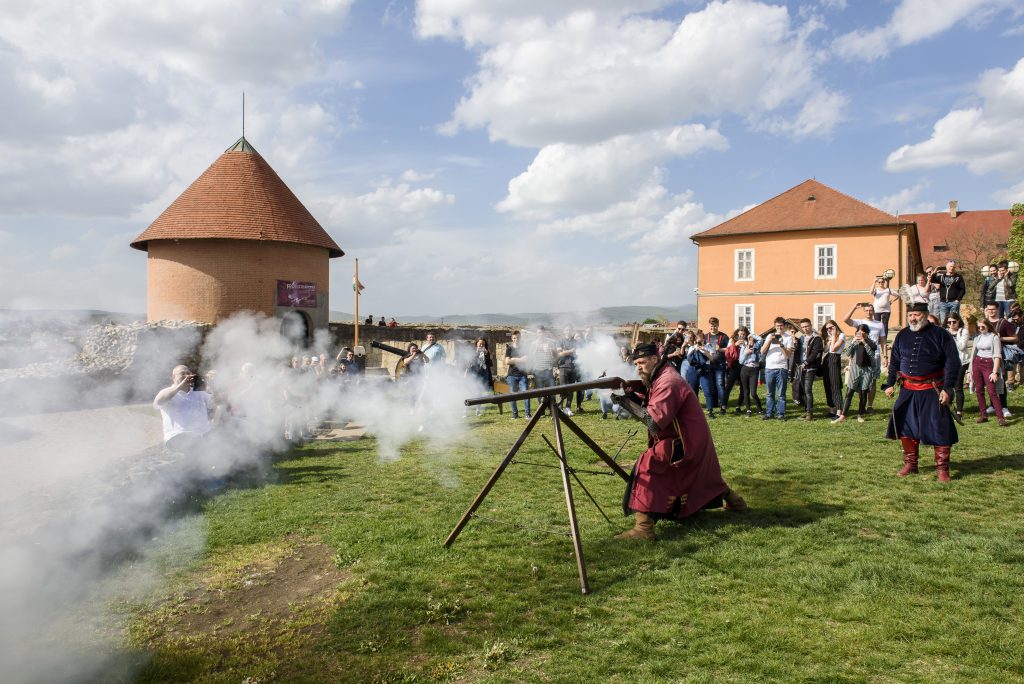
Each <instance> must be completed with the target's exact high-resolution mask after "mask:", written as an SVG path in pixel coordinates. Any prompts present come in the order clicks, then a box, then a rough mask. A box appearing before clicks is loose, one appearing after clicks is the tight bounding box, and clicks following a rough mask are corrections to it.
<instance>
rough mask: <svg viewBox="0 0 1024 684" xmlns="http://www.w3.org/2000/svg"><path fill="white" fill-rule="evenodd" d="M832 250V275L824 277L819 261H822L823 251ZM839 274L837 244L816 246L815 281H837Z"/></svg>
mask: <svg viewBox="0 0 1024 684" xmlns="http://www.w3.org/2000/svg"><path fill="white" fill-rule="evenodd" d="M827 248H832V274H831V275H822V274H821V272H820V270H819V268H818V266H819V263H818V262H819V260H820V259H821V256H820V253H821V250H822V249H827ZM838 272H839V250H838V249H837V248H836V246H835V244H831V245H829V244H825V245H814V279H815V280H835V279H836V274H837V273H838Z"/></svg>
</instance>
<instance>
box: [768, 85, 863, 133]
mask: <svg viewBox="0 0 1024 684" xmlns="http://www.w3.org/2000/svg"><path fill="white" fill-rule="evenodd" d="M849 104H850V98H848V97H847V96H846V95H843V94H842V93H836V92H832V91H829V90H825V89H822V90H819V91H817V92H815V93H813V94H812V95H811V96H810V97H809V98H808V100H807V101H806V102H805V103H804V106H803V107H801V108H800V112H799V113H798V114H797V116H796V118H795V119H786V118H783V117H771V118H766V119H765V120H764V121H763V122H762V123H760V124H755V128H760V129H762V130H766V131H768V132H770V133H775V134H785V135H789V136H790V137H792V138H794V139H796V140H802V139H804V138H814V137H820V136H827V135H829V134H830V133H831V132H832V131H833V130H835V128H836V126H838V125H839V124H840V123H841V122H842V121H843V120H844V119H845V118H846V109H847V107H848V106H849Z"/></svg>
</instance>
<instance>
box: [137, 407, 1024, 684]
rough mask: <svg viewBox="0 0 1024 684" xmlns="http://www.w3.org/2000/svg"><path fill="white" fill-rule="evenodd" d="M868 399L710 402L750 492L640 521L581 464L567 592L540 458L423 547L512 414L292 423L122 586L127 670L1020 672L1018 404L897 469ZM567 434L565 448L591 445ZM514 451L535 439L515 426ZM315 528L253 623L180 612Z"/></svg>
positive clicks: (786, 678) (380, 677)
mask: <svg viewBox="0 0 1024 684" xmlns="http://www.w3.org/2000/svg"><path fill="white" fill-rule="evenodd" d="M1018 396H1019V394H1018ZM877 403H878V404H879V407H878V408H879V409H880V411H879V413H878V414H876V416H874V417H872V418H871V419H869V421H868V422H867V423H865V424H862V425H861V424H857V423H856V422H852V423H847V424H845V425H838V426H833V425H830V424H828V422H827V421H825V420H819V421H815V422H813V423H804V422H801V421H796V420H790V421H787V422H785V423H780V422H777V421H771V422H762V421H760V420H757V419H745V418H742V417H733V416H731V415H730V416H729V417H727V418H724V419H718V420H716V421H714V422H713V424H712V431H713V433H714V436H715V440H716V444H717V447H718V452H719V458H720V461H721V463H722V470H723V473H724V475H725V478H726V480H727V481H728V482H729V483H730V485H731V486H732V487H733V488H735V489H737V490H738V491H740V492H741V493H742V494H743V495H744V497H746V499H747V501H748V503H749V504H750V505H751V508H752V510H751V511H750V512H749V513H746V514H731V513H724V512H705V513H703V514H701V515H699V516H697V517H695V518H693V519H691V520H688V521H686V522H684V523H682V524H671V523H665V522H662V523H659V525H658V532H659V535H660V540H659V541H658V542H657V543H654V544H650V543H642V542H620V541H616V540H614V539H612V535H613V534H614V533H616V532H619V531H622V530H624V529H627V528H628V527H629V526H630V524H631V521H632V519H631V518H629V519H627V518H624V517H622V515H621V510H620V509H619V508H618V506H619V502H620V499H621V493H622V483H621V481H620V480H619V479H618V478H617V477H602V476H586V475H584V476H581V477H583V478H584V482H585V484H586V485H587V487H588V488H589V489H590V490H591V492H593V493H594V495H595V496H596V497H597V499H598V501H599V502H600V503H601V505H602V506H603V507H604V508H605V510H606V511H607V512H608V513H609V515H610V516H611V517H612V520H613V523H614V524H613V525H611V526H609V525H608V524H607V523H606V522H605V520H604V519H603V518H602V517H601V516H600V514H599V513H598V512H597V511H596V510H595V509H594V507H593V506H592V505H591V504H590V503H589V501H587V500H586V498H585V497H584V495H583V494H582V492H580V491H579V489H578V488H576V489H575V494H576V501H577V508H578V512H579V517H580V525H581V530H582V537H583V544H584V551H585V554H586V558H587V562H588V569H589V571H590V583H591V587H592V592H593V593H592V594H591V595H588V596H584V595H581V593H580V590H579V584H578V581H577V577H576V567H575V562H574V560H573V556H572V549H571V545H570V542H569V539H568V538H567V537H565V536H558V535H553V534H547V533H546V532H544V531H542V530H544V529H551V530H554V531H557V532H564V531H565V530H566V522H565V521H566V514H565V504H564V498H563V495H562V492H561V481H560V477H559V474H558V471H557V470H554V469H548V468H533V467H528V466H524V465H514V466H512V467H511V468H510V469H509V470H507V471H506V473H505V475H504V476H503V477H502V478H501V479H500V480H499V482H498V484H497V486H496V487H495V488H494V490H493V491H492V492H491V494H490V496H489V497H488V498H487V500H486V501H485V503H484V506H483V507H482V508H481V510H480V514H481V516H483V517H486V518H489V519H494V520H498V521H506V522H508V523H516V524H519V525H520V526H521V527H520V528H518V529H517V528H515V527H510V526H507V525H504V524H500V523H498V522H491V521H482V520H474V521H471V522H470V524H469V525H468V527H467V528H466V529H465V530H464V531H463V532H462V535H461V536H460V537H459V539H458V540H457V541H456V542H455V544H454V545H453V546H452V548H450V549H445V548H443V547H442V542H443V541H444V539H445V537H446V536H447V535H448V533H449V532H450V531H451V529H452V527H453V526H454V525H455V523H456V521H457V520H458V519H459V517H460V516H461V515H462V513H463V511H464V510H465V509H466V507H467V506H468V504H469V502H470V501H471V500H472V498H473V497H474V495H475V494H476V492H477V491H478V490H479V489H480V487H481V486H482V485H483V483H484V481H485V480H486V479H487V477H488V476H489V474H490V472H491V471H492V470H493V468H494V467H495V466H496V464H497V463H498V462H499V461H500V459H501V457H502V456H503V454H504V452H505V450H506V449H507V448H508V447H509V446H510V445H511V443H512V442H513V440H514V439H515V437H516V436H517V435H518V432H519V430H521V429H522V427H523V426H524V424H525V423H524V421H522V420H520V421H515V422H513V421H512V420H511V419H510V418H509V417H508V414H506V415H505V416H503V417H500V416H498V415H497V414H496V413H491V414H488V415H487V416H485V417H484V418H482V419H473V418H470V419H469V420H468V422H469V424H470V425H472V426H473V427H472V428H471V430H470V431H469V433H468V434H467V435H466V438H465V439H464V440H462V442H461V443H460V444H457V445H454V446H451V447H450V448H447V449H445V450H443V451H442V452H437V451H431V450H429V449H428V448H427V446H426V445H425V444H419V443H414V444H411V445H409V446H407V447H406V448H405V450H404V451H403V454H402V458H401V459H400V460H398V461H396V462H390V463H378V462H377V460H376V454H375V448H374V447H375V442H374V441H373V440H370V439H365V440H362V441H359V442H351V443H341V444H310V445H306V446H304V447H301V448H298V449H296V450H294V451H293V452H292V453H291V454H289V455H288V456H287V457H286V458H285V459H283V460H280V461H279V462H277V463H276V465H275V469H276V473H277V481H276V482H273V483H272V484H267V485H265V486H262V487H259V488H253V489H244V490H233V491H229V492H227V493H225V494H223V495H221V496H219V497H217V498H216V499H214V500H212V501H210V502H209V503H208V505H207V506H206V510H205V512H204V515H205V523H206V529H207V534H208V537H207V547H206V553H205V558H204V559H203V560H202V561H201V562H200V563H199V564H197V565H196V566H195V567H194V568H192V569H191V571H190V572H188V573H185V574H184V575H183V576H178V577H176V578H173V581H171V586H172V587H173V588H172V589H170V590H168V592H167V593H166V594H164V595H161V596H157V597H154V598H153V599H152V600H151V601H147V602H145V603H142V604H137V605H135V606H134V607H133V608H132V609H131V610H132V612H131V615H132V618H131V627H130V629H129V637H128V640H129V641H128V646H129V648H130V649H133V650H134V651H136V652H137V653H138V654H145V653H148V654H149V660H148V665H147V666H146V667H145V668H144V670H143V671H142V672H141V674H140V676H139V679H140V680H141V681H146V682H149V681H152V682H158V681H159V682H162V681H208V682H222V681H223V682H238V681H242V680H243V679H245V678H246V677H251V678H252V679H250V680H249V681H270V680H275V681H309V682H317V681H343V682H435V681H466V682H476V681H487V682H629V683H630V684H635V683H638V682H709V683H710V682H716V683H720V682H757V681H782V682H950V681H972V682H974V681H978V682H1010V681H1022V680H1024V630H1022V608H1024V599H1022V596H1024V579H1022V570H1024V522H1022V520H1024V517H1022V514H1021V510H1022V509H1024V477H1022V472H1024V455H1022V452H1024V449H1022V447H1021V444H1022V440H1021V437H1022V436H1024V430H1022V428H1021V424H1020V423H1019V422H1015V423H1014V424H1012V425H1011V427H1009V428H1005V429H999V428H997V427H996V426H995V423H994V422H990V423H988V424H986V425H974V424H973V421H972V420H970V419H971V418H973V417H974V416H970V415H969V416H968V419H969V420H968V423H969V424H968V427H966V428H962V429H961V443H960V444H959V445H958V446H957V447H956V448H955V449H954V451H953V468H952V472H953V476H954V480H953V482H952V483H951V484H950V485H947V486H940V485H939V484H938V483H937V482H936V481H935V476H934V470H933V468H932V467H931V463H930V461H931V454H930V449H923V450H922V466H923V468H922V473H921V475H918V476H914V477H910V478H907V479H898V478H896V477H895V476H894V474H895V471H896V470H897V469H898V467H899V465H900V449H899V447H898V445H897V443H894V442H889V441H887V440H885V439H884V437H883V433H884V425H885V420H886V418H887V415H888V401H887V400H885V399H884V397H881V396H879V399H878V401H877ZM1018 403H1019V402H1018ZM590 406H595V407H596V402H592V403H591V404H590ZM577 420H578V422H579V423H580V424H581V425H582V426H584V428H585V429H586V430H587V431H588V432H589V433H590V434H591V436H593V437H594V438H595V439H596V441H597V442H598V443H600V444H602V445H603V446H605V448H606V449H608V450H611V451H614V449H615V448H617V446H618V444H619V443H621V441H622V439H623V438H624V437H625V434H626V433H627V432H628V431H629V430H632V429H633V428H634V427H635V426H636V425H637V424H636V423H633V422H625V421H611V420H609V421H602V420H600V419H599V415H597V414H596V413H595V412H594V411H593V409H592V411H591V412H590V413H588V414H586V415H583V416H580V417H579V418H578V419H577ZM538 431H539V432H543V433H545V434H548V435H549V436H550V435H551V426H550V421H549V420H547V421H544V422H543V423H542V428H539V429H538ZM566 442H567V446H568V447H569V448H570V460H571V462H572V463H573V464H574V465H576V466H578V467H586V466H587V465H588V464H590V463H591V462H592V461H594V458H593V457H592V456H591V455H590V452H589V451H587V450H585V448H584V447H582V445H581V444H579V442H578V441H577V440H576V439H575V438H574V437H573V436H572V435H571V434H569V435H566ZM640 446H641V435H638V436H637V437H636V438H634V440H633V441H632V443H631V444H630V445H629V446H627V448H626V450H625V451H624V452H623V457H626V455H627V454H628V457H629V458H633V457H635V455H636V453H637V452H638V449H639V448H640ZM522 458H523V459H526V460H532V461H537V462H554V459H553V457H552V456H551V455H550V452H548V451H547V447H546V446H544V443H543V442H542V441H541V440H540V438H539V435H538V434H537V432H535V433H534V436H533V437H531V439H530V441H528V442H527V445H526V447H525V448H524V451H523V452H522ZM317 544H323V545H325V546H326V547H327V551H328V552H329V554H328V555H327V556H326V557H327V558H330V561H331V562H330V565H332V566H333V568H334V569H335V570H336V571H337V572H338V573H339V579H338V581H337V583H336V588H334V589H333V590H332V591H331V592H328V593H327V594H319V595H317V596H315V597H313V598H310V597H303V596H297V597H296V605H295V609H294V612H293V613H292V614H290V615H287V616H285V617H282V616H281V615H278V616H276V617H273V618H267V619H266V620H265V621H264V622H259V621H258V620H255V621H254V622H253V623H252V624H253V625H254V626H253V627H252V628H251V629H245V630H234V631H231V625H230V624H228V625H216V626H213V627H208V628H207V629H206V630H205V631H204V632H202V633H195V632H191V633H190V632H189V630H188V629H186V627H187V625H188V624H191V623H189V622H188V621H187V620H185V618H184V617H183V611H185V610H186V608H184V606H188V605H189V604H188V602H187V601H184V600H183V598H182V596H183V593H182V592H187V591H189V590H190V589H195V588H196V587H200V586H202V587H207V588H208V591H209V592H210V594H209V595H210V596H214V595H216V596H220V597H221V599H222V600H225V601H227V602H230V601H231V600H232V594H231V591H233V590H234V588H237V586H238V584H237V582H238V578H239V577H240V576H242V575H241V573H243V572H244V571H249V572H251V571H252V568H254V567H265V568H272V567H273V566H274V564H275V563H276V562H278V561H279V559H280V558H282V557H287V556H288V555H289V554H292V555H294V554H295V553H297V552H296V551H295V549H296V548H302V545H317ZM308 548H312V546H309V547H308ZM300 553H309V551H306V552H300ZM261 564H262V565H261ZM257 574H259V573H257ZM233 578H234V579H233ZM265 581H266V582H267V583H268V586H273V582H274V576H273V575H269V576H266V578H265ZM300 599H301V600H300ZM188 609H189V610H201V608H196V607H195V605H192V606H191V607H190V608H188ZM226 632H230V633H226Z"/></svg>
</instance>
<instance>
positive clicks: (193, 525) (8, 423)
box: [0, 315, 483, 682]
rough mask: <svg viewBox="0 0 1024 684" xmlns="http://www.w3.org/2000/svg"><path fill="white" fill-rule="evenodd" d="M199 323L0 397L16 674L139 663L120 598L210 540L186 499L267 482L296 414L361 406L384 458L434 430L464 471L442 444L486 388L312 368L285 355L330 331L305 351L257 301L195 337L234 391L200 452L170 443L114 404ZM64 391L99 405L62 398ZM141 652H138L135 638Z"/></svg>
mask: <svg viewBox="0 0 1024 684" xmlns="http://www.w3.org/2000/svg"><path fill="white" fill-rule="evenodd" d="M79 323H80V322H79V321H73V322H71V323H69V324H68V326H69V329H70V328H73V327H74V326H76V325H78V324H79ZM65 333H66V334H64V335H63V337H65V338H66V337H70V336H71V334H70V333H68V331H65ZM74 334H76V335H82V334H84V332H83V331H82V330H80V329H78V330H75V331H74ZM198 335H199V333H198V332H196V331H195V330H191V331H189V332H183V333H182V334H177V335H167V336H164V337H159V336H158V337H157V339H156V341H155V342H153V343H151V344H149V345H148V347H147V349H146V350H145V354H144V358H142V359H139V358H136V360H135V363H133V364H132V365H131V367H130V368H129V369H128V371H126V372H123V373H120V374H116V375H113V376H110V377H103V378H101V379H100V378H97V377H95V376H91V375H83V374H81V373H79V374H73V373H72V374H65V375H56V376H53V377H46V378H44V379H40V380H39V381H30V382H27V383H26V382H21V383H20V384H19V385H18V387H19V390H18V393H17V402H16V403H17V407H14V406H13V404H12V406H11V407H10V410H8V409H7V408H5V409H4V410H3V414H4V415H6V417H5V418H3V419H2V420H0V458H3V460H4V464H5V467H8V468H10V469H12V470H13V471H15V472H16V476H15V477H13V478H10V479H8V480H7V484H6V486H5V487H3V488H0V516H2V519H3V523H2V526H0V550H2V552H3V558H4V560H5V562H4V563H3V564H0V665H2V667H3V671H4V673H5V674H4V678H5V680H6V681H12V682H50V681H79V680H89V679H95V678H97V677H99V678H103V679H108V678H117V677H120V676H121V674H118V673H122V674H123V673H124V672H126V671H128V670H126V668H130V666H131V664H132V662H133V661H132V658H127V659H126V658H125V657H124V656H125V654H124V653H119V642H120V628H121V627H122V626H121V625H119V620H118V618H117V616H116V615H115V614H114V613H113V612H112V611H110V610H109V606H111V605H112V603H114V602H115V601H123V600H126V599H131V598H133V597H138V596H141V595H143V594H145V593H146V592H147V591H152V590H153V588H154V587H155V586H159V585H158V584H157V583H158V582H159V577H160V575H161V573H160V572H159V571H158V570H157V569H156V567H155V565H154V564H163V563H166V562H167V559H166V555H167V549H168V546H170V547H173V549H174V553H173V554H172V555H174V556H175V557H176V558H177V559H178V561H177V562H183V563H187V562H188V559H190V558H194V557H195V556H196V555H197V554H200V553H201V552H202V549H203V546H204V538H203V534H202V529H201V527H202V526H201V520H200V519H199V518H198V517H197V516H195V515H190V511H194V507H195V505H196V502H197V500H202V498H203V497H204V496H207V495H208V494H207V493H204V492H205V490H206V489H208V488H209V487H210V486H211V483H215V484H216V486H221V485H220V484H217V483H220V482H221V481H222V480H224V479H225V478H229V479H232V478H233V479H235V480H238V479H243V480H245V481H247V482H250V483H266V482H272V480H273V470H272V469H271V468H270V463H271V460H272V458H273V457H274V455H275V454H276V453H280V452H283V451H285V450H287V449H288V448H289V446H290V444H289V442H288V440H287V439H286V437H285V433H286V429H287V428H289V427H291V428H293V429H295V428H296V427H297V426H299V425H315V424H316V423H318V422H320V421H323V420H336V421H354V422H356V423H359V424H361V425H363V426H365V428H366V431H367V432H368V433H369V434H371V435H373V436H375V437H376V438H377V448H378V458H379V459H380V460H381V461H384V462H387V461H391V460H394V459H397V458H398V457H399V454H400V453H401V449H402V447H403V445H405V444H406V443H408V442H409V441H410V440H413V439H417V440H423V444H424V445H425V450H426V453H427V454H429V455H430V457H431V459H433V461H434V462H433V463H431V464H429V469H430V470H431V471H432V472H434V474H435V476H436V477H437V478H438V479H439V481H440V482H441V483H442V484H444V485H447V486H452V485H454V484H455V480H454V476H453V475H452V473H451V472H450V471H449V470H448V469H447V468H445V467H444V463H443V456H442V454H443V453H444V450H445V446H446V445H448V444H451V443H452V442H453V441H454V440H457V439H459V438H460V437H462V436H463V435H464V433H465V426H466V422H465V420H464V419H463V415H462V413H463V406H462V402H463V400H464V399H465V398H466V397H471V396H477V395H479V394H482V393H483V388H481V387H479V386H477V385H475V384H474V381H473V380H472V379H467V378H466V377H464V376H463V375H462V374H461V373H460V372H457V371H456V370H455V369H454V368H452V367H450V366H443V367H438V368H431V369H428V370H427V371H426V372H424V373H422V374H420V375H419V376H417V377H415V378H409V379H407V380H405V381H404V382H400V383H391V382H387V381H384V380H383V379H380V378H376V379H375V378H373V377H370V376H367V377H366V378H365V379H364V380H363V381H362V382H360V383H359V384H355V383H351V382H339V381H338V379H337V378H335V377H333V376H330V375H329V374H326V373H325V374H324V375H323V376H321V377H320V379H319V380H317V379H316V377H315V376H314V374H312V373H308V372H305V373H304V372H296V371H294V370H293V369H291V368H290V363H289V362H290V360H291V358H292V356H293V355H294V354H296V353H300V354H309V353H310V352H314V353H316V354H320V353H325V354H327V355H328V356H327V358H328V359H330V360H333V355H334V352H335V351H336V350H333V349H330V348H329V347H330V343H329V340H328V338H327V336H326V334H320V335H318V336H317V337H315V338H314V340H313V346H312V349H310V350H305V351H301V352H297V350H296V348H295V347H294V346H293V345H292V343H291V342H290V341H289V340H288V339H287V338H286V337H284V336H282V334H281V331H280V323H279V322H278V321H275V320H273V319H267V318H263V317H257V316H251V315H238V316H235V317H232V318H231V319H228V320H226V321H224V322H222V323H221V324H219V325H218V326H216V327H215V328H213V329H212V330H211V331H210V332H209V333H208V334H207V336H206V338H205V340H204V341H203V343H202V346H201V348H200V357H201V359H202V365H201V368H199V369H194V370H199V371H200V372H201V373H202V375H203V376H204V378H205V379H206V381H207V383H208V388H209V391H210V392H211V393H212V394H213V395H214V396H215V397H216V401H217V402H218V404H219V405H221V406H222V407H223V410H222V413H223V415H222V417H221V419H220V421H219V426H218V427H217V428H216V429H215V430H214V431H212V432H211V433H210V434H209V435H208V436H207V438H206V439H205V440H204V441H205V446H204V448H203V450H202V453H201V454H200V455H195V456H189V457H182V456H180V455H174V454H169V453H168V452H166V451H165V450H164V449H163V448H162V446H160V444H159V442H160V434H159V427H158V426H159V423H158V421H157V419H156V418H155V417H154V415H153V411H152V409H151V408H150V407H148V406H147V405H146V404H143V405H141V406H138V405H136V406H117V404H119V403H122V402H123V399H124V398H125V397H132V396H135V397H136V401H139V397H141V396H146V397H147V400H148V401H151V400H152V396H153V394H155V390H156V389H158V388H159V387H166V386H168V385H169V384H170V374H171V370H172V368H174V366H175V365H177V364H178V363H180V362H181V361H182V360H184V359H186V358H187V357H188V356H189V354H190V353H191V352H192V351H193V350H194V348H195V345H196V343H197V340H198ZM56 348H57V352H56V355H57V356H59V355H60V354H64V353H67V352H68V348H67V346H66V345H60V344H58V345H56ZM7 361H8V363H7V364H5V365H8V366H9V365H14V364H15V363H17V362H18V361H20V359H16V360H13V361H12V360H9V359H7ZM52 363H62V362H60V361H59V359H54V360H53V361H52ZM154 378H157V379H159V381H158V382H155V381H154ZM375 380H376V381H375ZM138 388H145V390H144V391H146V392H149V391H150V390H152V393H148V394H146V395H142V394H141V391H143V390H139V389H138ZM148 401H147V403H148ZM69 407H76V408H77V407H98V408H91V409H90V410H86V411H73V412H70V413H67V412H64V413H54V412H53V411H54V410H56V409H65V408H69ZM112 407H113V408H112ZM48 412H49V413H48ZM19 413H20V414H21V415H19V416H17V417H12V416H13V415H14V414H19ZM339 448H340V449H344V448H345V447H344V445H343V444H341V445H339ZM438 466H440V467H438ZM132 657H133V658H135V662H136V663H137V659H138V657H139V656H138V654H136V655H134V656H132Z"/></svg>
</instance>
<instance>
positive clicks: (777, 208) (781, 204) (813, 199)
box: [693, 180, 900, 240]
mask: <svg viewBox="0 0 1024 684" xmlns="http://www.w3.org/2000/svg"><path fill="white" fill-rule="evenodd" d="M897 223H900V221H899V219H897V218H896V217H895V216H893V215H892V214H887V213H885V212H884V211H882V210H881V209H876V208H875V207H873V206H871V205H870V204H865V203H864V202H861V201H860V200H858V199H854V198H853V197H850V196H849V195H847V194H845V193H842V192H839V191H838V190H835V189H834V188H830V187H829V186H827V185H825V184H824V183H819V182H818V181H816V180H806V181H804V182H803V183H801V184H800V185H797V186H796V187H793V188H790V189H789V190H787V191H785V192H784V193H782V194H781V195H777V196H776V197H773V198H771V199H770V200H767V201H765V202H762V203H761V204H759V205H757V206H756V207H754V208H753V209H749V210H747V211H745V212H743V213H742V214H740V215H739V216H735V217H733V218H731V219H729V220H728V221H725V222H724V223H719V224H718V225H717V226H715V227H714V228H711V229H709V230H705V231H704V232H702V233H697V234H696V235H694V236H693V239H694V240H699V239H700V238H710V237H719V236H722V235H742V234H745V233H778V232H783V231H789V230H814V229H816V228H853V227H865V226H891V225H895V224H897Z"/></svg>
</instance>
